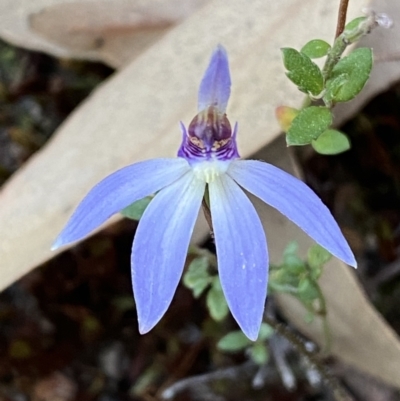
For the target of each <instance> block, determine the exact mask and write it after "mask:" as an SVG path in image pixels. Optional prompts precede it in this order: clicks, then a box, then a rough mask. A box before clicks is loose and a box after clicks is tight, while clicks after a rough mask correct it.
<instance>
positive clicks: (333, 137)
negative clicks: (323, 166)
mask: <svg viewBox="0 0 400 401" xmlns="http://www.w3.org/2000/svg"><path fill="white" fill-rule="evenodd" d="M311 145H312V147H313V148H314V149H315V151H316V152H318V153H320V154H321V155H337V154H339V153H342V152H345V151H346V150H349V149H350V147H351V145H350V141H349V138H347V136H346V135H345V134H343V133H342V132H340V131H336V130H334V129H328V130H326V131H325V132H323V133H322V134H321V135H320V136H319V137H318V138H317V139H315V140H314V141H312V142H311Z"/></svg>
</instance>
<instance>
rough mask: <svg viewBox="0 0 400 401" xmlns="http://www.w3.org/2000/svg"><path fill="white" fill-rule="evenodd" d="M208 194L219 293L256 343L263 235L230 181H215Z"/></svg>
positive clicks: (263, 283) (264, 269)
mask: <svg viewBox="0 0 400 401" xmlns="http://www.w3.org/2000/svg"><path fill="white" fill-rule="evenodd" d="M209 194H210V208H211V216H212V222H213V228H214V235H215V244H216V247H217V259H218V270H219V276H220V279H221V285H222V289H223V291H224V294H225V297H226V300H227V303H228V306H229V309H230V310H231V312H232V315H233V317H234V318H235V319H236V321H237V322H238V324H239V326H240V328H241V329H242V330H243V332H244V334H246V336H247V337H249V338H250V339H251V340H256V339H257V336H258V332H259V330H260V325H261V321H262V317H263V312H264V305H265V299H266V296H267V282H268V251H267V241H266V238H265V233H264V230H263V227H262V225H261V222H260V219H259V217H258V215H257V213H256V211H255V209H254V206H253V205H252V203H251V202H250V200H249V198H248V197H247V196H246V195H245V193H244V192H243V191H242V189H241V188H240V187H239V186H238V185H237V184H236V183H235V182H234V181H233V180H232V179H231V178H230V177H228V176H226V175H222V176H219V177H217V178H216V179H215V180H214V181H213V182H211V183H210V184H209Z"/></svg>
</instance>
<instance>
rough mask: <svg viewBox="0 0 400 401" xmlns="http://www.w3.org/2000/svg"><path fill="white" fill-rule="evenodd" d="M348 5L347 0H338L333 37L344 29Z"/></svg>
mask: <svg viewBox="0 0 400 401" xmlns="http://www.w3.org/2000/svg"><path fill="white" fill-rule="evenodd" d="M348 6H349V0H340V5H339V12H338V20H337V25H336V34H335V39H336V38H337V37H338V36H339V35H340V34H341V33H342V32H343V31H344V27H345V25H346V18H347V8H348Z"/></svg>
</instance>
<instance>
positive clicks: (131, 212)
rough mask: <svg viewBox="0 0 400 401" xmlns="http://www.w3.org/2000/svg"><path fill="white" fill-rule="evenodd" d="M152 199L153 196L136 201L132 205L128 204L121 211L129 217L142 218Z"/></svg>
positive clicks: (132, 218)
mask: <svg viewBox="0 0 400 401" xmlns="http://www.w3.org/2000/svg"><path fill="white" fill-rule="evenodd" d="M151 199H152V197H151V196H147V197H146V198H143V199H140V200H138V201H136V202H135V203H132V205H129V206H127V207H126V208H125V209H122V210H121V212H120V213H121V214H122V215H123V216H124V217H127V218H128V219H131V220H140V219H141V217H142V215H143V213H144V211H145V210H146V207H147V206H148V205H149V203H150V202H151Z"/></svg>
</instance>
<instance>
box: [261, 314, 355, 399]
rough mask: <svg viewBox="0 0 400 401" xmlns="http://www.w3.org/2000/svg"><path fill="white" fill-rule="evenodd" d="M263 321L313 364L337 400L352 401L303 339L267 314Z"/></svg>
mask: <svg viewBox="0 0 400 401" xmlns="http://www.w3.org/2000/svg"><path fill="white" fill-rule="evenodd" d="M264 321H265V322H266V323H268V324H269V325H270V326H271V327H273V328H274V329H275V331H276V332H277V333H278V334H280V335H281V336H283V337H285V338H286V339H287V340H288V341H289V342H290V343H291V344H292V345H293V347H294V348H295V349H296V350H297V352H299V353H300V354H301V355H303V356H304V357H305V358H307V360H308V361H309V362H310V364H311V365H313V366H315V368H316V369H317V370H318V372H319V373H320V374H321V377H322V379H323V380H324V382H325V384H326V385H327V386H329V388H330V389H331V390H332V393H333V396H334V397H335V399H336V400H337V401H354V399H353V397H351V396H350V394H349V393H348V392H347V391H346V390H345V389H344V388H343V386H341V385H340V383H339V382H338V380H337V379H336V378H335V377H334V376H333V375H332V374H331V373H330V372H329V370H328V369H327V368H326V366H325V365H324V364H323V363H321V361H320V360H319V358H318V356H317V354H316V353H315V352H312V351H309V350H308V349H307V347H306V345H305V344H304V342H303V340H302V339H301V338H300V337H299V336H297V335H296V334H295V333H293V332H292V331H291V330H290V329H289V328H288V327H287V326H285V325H284V324H282V323H279V322H277V321H276V320H274V319H271V318H270V317H269V316H267V315H264Z"/></svg>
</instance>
